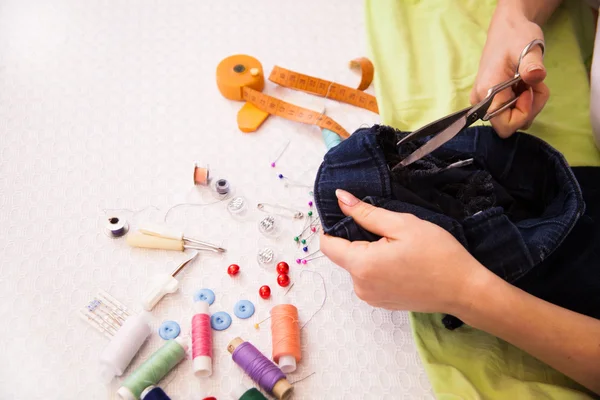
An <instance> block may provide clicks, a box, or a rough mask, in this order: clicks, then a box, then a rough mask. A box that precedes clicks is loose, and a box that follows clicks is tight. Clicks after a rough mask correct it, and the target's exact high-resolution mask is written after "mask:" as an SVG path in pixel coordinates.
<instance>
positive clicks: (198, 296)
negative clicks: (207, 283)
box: [194, 289, 215, 304]
mask: <svg viewBox="0 0 600 400" xmlns="http://www.w3.org/2000/svg"><path fill="white" fill-rule="evenodd" d="M194 301H206V302H208V304H212V303H214V302H215V292H213V291H212V290H210V289H200V290H198V291H197V292H196V293H194Z"/></svg>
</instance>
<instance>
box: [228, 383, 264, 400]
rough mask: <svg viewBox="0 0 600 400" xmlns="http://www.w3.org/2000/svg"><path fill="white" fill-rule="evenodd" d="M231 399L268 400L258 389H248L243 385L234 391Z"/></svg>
mask: <svg viewBox="0 0 600 400" xmlns="http://www.w3.org/2000/svg"><path fill="white" fill-rule="evenodd" d="M231 397H232V398H233V399H234V400H267V398H266V397H265V396H264V395H263V394H262V393H261V392H260V391H259V390H258V389H257V388H250V389H247V388H246V386H244V385H242V384H240V385H238V386H237V387H235V388H234V389H233V391H232V392H231Z"/></svg>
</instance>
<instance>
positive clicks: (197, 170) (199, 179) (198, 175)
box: [194, 163, 210, 186]
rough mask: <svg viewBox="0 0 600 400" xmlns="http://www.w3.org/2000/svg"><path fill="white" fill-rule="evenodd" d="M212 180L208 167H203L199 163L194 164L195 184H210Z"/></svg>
mask: <svg viewBox="0 0 600 400" xmlns="http://www.w3.org/2000/svg"><path fill="white" fill-rule="evenodd" d="M209 181H210V170H209V169H208V167H201V166H199V165H198V164H197V163H196V164H194V185H196V186H197V185H203V186H206V185H208V182H209Z"/></svg>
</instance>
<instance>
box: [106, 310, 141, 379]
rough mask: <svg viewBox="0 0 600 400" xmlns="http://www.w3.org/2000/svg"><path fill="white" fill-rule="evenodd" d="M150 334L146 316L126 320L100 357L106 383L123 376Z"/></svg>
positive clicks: (135, 316) (134, 316)
mask: <svg viewBox="0 0 600 400" xmlns="http://www.w3.org/2000/svg"><path fill="white" fill-rule="evenodd" d="M150 332H151V331H150V326H149V325H148V320H147V318H146V316H145V315H144V314H139V315H133V316H131V317H129V318H127V320H125V322H124V323H123V325H122V326H121V327H120V328H119V330H118V331H117V333H116V334H115V335H114V336H113V338H112V339H111V341H110V342H109V343H108V345H107V346H106V348H105V349H104V351H103V353H102V355H101V356H100V365H101V368H102V372H101V374H102V377H103V378H104V380H105V381H106V382H108V381H110V380H111V379H112V378H113V377H114V376H121V375H123V372H124V371H125V369H127V366H128V365H129V363H130V362H131V360H132V359H133V357H134V356H135V355H136V354H137V352H138V350H139V349H140V347H142V344H143V343H144V342H145V341H146V339H147V338H148V336H149V335H150Z"/></svg>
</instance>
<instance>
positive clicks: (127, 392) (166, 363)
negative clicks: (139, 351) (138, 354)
mask: <svg viewBox="0 0 600 400" xmlns="http://www.w3.org/2000/svg"><path fill="white" fill-rule="evenodd" d="M187 349H188V345H187V338H185V337H181V336H180V337H178V338H176V339H172V340H168V341H167V342H166V343H165V344H164V345H163V346H162V347H161V348H160V349H158V350H156V351H155V352H154V354H152V355H151V356H150V358H148V359H147V360H146V361H145V362H144V363H143V364H142V365H140V366H139V367H138V368H137V369H136V370H135V371H133V372H132V373H131V375H129V376H128V377H127V379H125V380H124V381H123V383H122V386H121V387H120V388H119V390H118V391H117V394H118V395H119V396H121V398H122V399H124V400H138V399H139V398H140V395H141V394H142V392H143V391H144V390H146V388H147V387H148V386H152V385H156V384H157V383H158V382H159V381H160V380H161V379H162V378H164V377H165V375H167V374H168V373H169V371H171V370H172V369H173V368H175V366H176V365H177V364H179V362H180V361H181V360H183V359H184V358H185V352H186V351H187Z"/></svg>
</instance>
